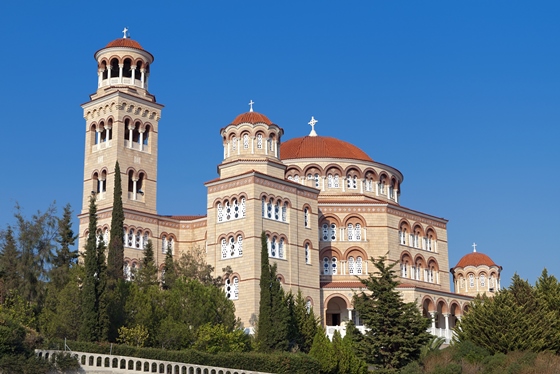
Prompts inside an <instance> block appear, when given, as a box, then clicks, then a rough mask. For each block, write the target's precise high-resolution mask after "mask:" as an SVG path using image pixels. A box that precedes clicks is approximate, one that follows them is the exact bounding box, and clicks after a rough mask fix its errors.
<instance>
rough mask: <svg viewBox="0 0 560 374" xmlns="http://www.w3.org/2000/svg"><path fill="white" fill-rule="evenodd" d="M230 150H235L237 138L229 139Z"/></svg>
mask: <svg viewBox="0 0 560 374" xmlns="http://www.w3.org/2000/svg"><path fill="white" fill-rule="evenodd" d="M231 149H233V150H234V151H235V150H237V138H236V137H235V136H234V137H233V138H231Z"/></svg>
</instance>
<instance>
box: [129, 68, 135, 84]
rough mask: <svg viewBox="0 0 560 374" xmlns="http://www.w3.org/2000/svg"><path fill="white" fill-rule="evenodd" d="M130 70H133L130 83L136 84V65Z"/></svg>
mask: <svg viewBox="0 0 560 374" xmlns="http://www.w3.org/2000/svg"><path fill="white" fill-rule="evenodd" d="M130 70H131V76H130V83H131V84H132V85H133V86H134V82H135V73H136V66H131V67H130Z"/></svg>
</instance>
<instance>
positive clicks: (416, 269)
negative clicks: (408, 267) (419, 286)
mask: <svg viewBox="0 0 560 374" xmlns="http://www.w3.org/2000/svg"><path fill="white" fill-rule="evenodd" d="M421 272H422V263H421V262H417V263H416V266H415V267H414V274H413V276H414V279H416V280H420V274H421Z"/></svg>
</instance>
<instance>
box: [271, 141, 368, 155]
mask: <svg viewBox="0 0 560 374" xmlns="http://www.w3.org/2000/svg"><path fill="white" fill-rule="evenodd" d="M280 157H281V158H282V160H288V159H294V158H348V159H352V160H362V161H373V160H372V159H371V158H370V157H369V156H368V155H367V154H366V153H365V152H364V151H362V150H361V149H360V148H358V147H356V146H355V145H352V144H350V143H347V142H345V141H342V140H339V139H336V138H331V137H328V136H304V137H302V138H295V139H290V140H288V141H286V142H284V143H282V145H281V147H280Z"/></svg>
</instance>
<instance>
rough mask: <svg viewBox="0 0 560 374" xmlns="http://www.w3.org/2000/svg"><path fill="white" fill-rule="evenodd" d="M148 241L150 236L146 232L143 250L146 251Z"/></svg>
mask: <svg viewBox="0 0 560 374" xmlns="http://www.w3.org/2000/svg"><path fill="white" fill-rule="evenodd" d="M148 240H150V238H149V236H148V232H147V231H145V232H144V242H143V247H142V249H146V246H147V245H148Z"/></svg>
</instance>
